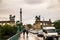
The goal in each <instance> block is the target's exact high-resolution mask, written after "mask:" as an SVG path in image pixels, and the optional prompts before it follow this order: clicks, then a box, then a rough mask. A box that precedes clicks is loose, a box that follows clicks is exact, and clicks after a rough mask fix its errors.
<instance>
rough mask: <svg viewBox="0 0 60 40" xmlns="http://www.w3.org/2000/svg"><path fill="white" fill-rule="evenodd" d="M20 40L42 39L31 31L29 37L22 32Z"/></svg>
mask: <svg viewBox="0 0 60 40" xmlns="http://www.w3.org/2000/svg"><path fill="white" fill-rule="evenodd" d="M19 40H40V39H39V38H38V37H36V36H35V35H33V34H32V33H29V35H28V37H27V35H26V34H25V36H23V34H21V36H20V38H19Z"/></svg>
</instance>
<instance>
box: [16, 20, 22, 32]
mask: <svg viewBox="0 0 60 40" xmlns="http://www.w3.org/2000/svg"><path fill="white" fill-rule="evenodd" d="M16 25H17V28H18V30H17V32H20V31H21V25H20V22H19V21H17V22H16Z"/></svg>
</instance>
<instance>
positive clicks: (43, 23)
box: [33, 16, 52, 29]
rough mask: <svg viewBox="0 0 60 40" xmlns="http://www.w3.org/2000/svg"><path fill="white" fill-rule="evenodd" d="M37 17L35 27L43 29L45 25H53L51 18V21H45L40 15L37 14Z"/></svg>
mask: <svg viewBox="0 0 60 40" xmlns="http://www.w3.org/2000/svg"><path fill="white" fill-rule="evenodd" d="M35 19H36V20H35V23H34V24H33V29H41V28H42V27H45V26H52V22H51V19H49V21H45V20H42V21H41V18H40V16H36V17H35Z"/></svg>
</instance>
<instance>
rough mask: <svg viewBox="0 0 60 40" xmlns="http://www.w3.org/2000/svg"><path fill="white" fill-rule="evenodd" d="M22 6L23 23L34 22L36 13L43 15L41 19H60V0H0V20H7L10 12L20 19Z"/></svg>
mask: <svg viewBox="0 0 60 40" xmlns="http://www.w3.org/2000/svg"><path fill="white" fill-rule="evenodd" d="M20 8H22V11H23V24H33V23H34V21H35V16H36V15H41V20H43V18H44V20H49V19H51V20H52V21H55V20H58V19H60V0H0V20H7V19H8V18H9V15H10V14H12V15H15V16H16V19H15V20H19V11H20Z"/></svg>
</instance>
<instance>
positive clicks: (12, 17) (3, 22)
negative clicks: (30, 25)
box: [0, 15, 15, 26]
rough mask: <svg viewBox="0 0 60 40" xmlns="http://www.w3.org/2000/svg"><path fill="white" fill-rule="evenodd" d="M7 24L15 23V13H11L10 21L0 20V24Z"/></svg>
mask: <svg viewBox="0 0 60 40" xmlns="http://www.w3.org/2000/svg"><path fill="white" fill-rule="evenodd" d="M5 24H8V25H11V26H13V25H15V15H14V16H12V15H9V20H8V21H0V25H5Z"/></svg>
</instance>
